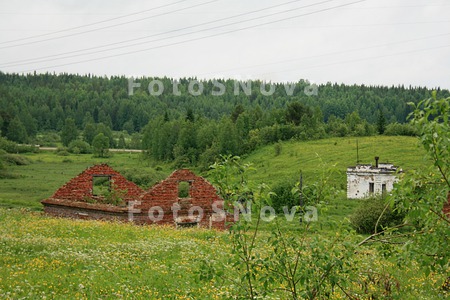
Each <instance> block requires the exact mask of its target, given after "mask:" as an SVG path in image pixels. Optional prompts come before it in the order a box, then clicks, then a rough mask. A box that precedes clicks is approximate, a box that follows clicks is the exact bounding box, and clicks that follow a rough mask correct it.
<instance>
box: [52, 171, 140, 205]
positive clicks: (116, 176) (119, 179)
mask: <svg viewBox="0 0 450 300" xmlns="http://www.w3.org/2000/svg"><path fill="white" fill-rule="evenodd" d="M94 175H95V176H110V177H111V183H112V188H114V189H116V190H120V191H125V190H126V191H127V192H126V194H125V195H124V196H123V200H125V201H130V200H136V199H138V198H139V196H140V195H141V194H142V193H144V190H142V189H141V188H140V187H138V186H137V185H136V184H134V183H133V182H130V181H128V180H126V178H125V177H123V176H122V175H121V174H120V173H119V172H117V171H115V170H114V169H112V168H111V167H110V166H108V165H107V164H101V165H95V166H93V167H90V168H88V169H87V170H85V171H84V172H82V173H81V174H80V175H78V176H76V177H74V178H73V179H71V180H70V181H69V182H67V183H66V184H65V185H63V186H62V187H61V188H60V189H58V190H57V191H56V192H55V193H54V194H53V196H51V197H50V198H49V199H60V200H71V201H85V198H86V197H87V198H94V199H95V198H96V196H94V195H93V194H92V180H93V177H94ZM44 201H45V200H44Z"/></svg>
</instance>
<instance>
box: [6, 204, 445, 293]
mask: <svg viewBox="0 0 450 300" xmlns="http://www.w3.org/2000/svg"><path fill="white" fill-rule="evenodd" d="M263 226H264V228H263V230H262V231H261V233H260V236H259V238H258V241H257V243H256V245H255V253H257V255H258V256H260V257H267V256H270V255H271V253H272V251H273V245H272V244H271V243H269V240H270V233H269V228H268V227H270V226H271V225H270V224H264V225H263ZM316 230H318V228H316ZM314 231H315V230H313V231H312V232H311V233H310V234H309V235H308V236H307V239H308V240H309V241H311V243H317V241H318V240H322V241H325V240H327V241H330V244H331V243H332V242H334V243H336V242H337V241H342V240H346V241H347V242H350V243H351V242H356V241H357V240H359V239H361V237H360V236H357V235H356V234H352V233H351V232H348V231H347V230H343V229H342V228H341V231H340V232H335V233H332V232H331V231H328V232H324V233H322V234H320V233H319V234H318V233H314ZM289 234H290V235H298V234H300V231H298V230H297V231H295V230H292V231H290V233H289ZM230 239H231V235H230V234H229V233H228V232H220V231H213V230H204V229H183V230H177V229H174V228H172V227H161V226H135V225H131V224H126V223H114V222H100V221H87V220H69V219H58V218H52V217H48V216H45V215H43V214H42V213H40V212H32V211H29V210H25V209H21V210H19V209H0V298H1V299H117V298H124V299H236V298H239V297H237V295H240V291H239V289H240V287H239V286H238V285H233V284H229V283H228V282H229V281H227V280H226V279H227V278H236V277H237V274H238V272H237V271H238V270H236V269H235V268H234V267H233V266H232V265H231V264H230V263H229V262H230V259H231V256H232V249H231V248H232V247H231V244H232V243H231V240H230ZM312 249H313V247H305V249H304V252H303V255H305V259H307V257H311V255H314V252H313V251H312ZM333 251H336V252H334V253H335V254H336V255H339V254H340V251H345V249H340V248H339V249H337V248H336V249H334V250H333ZM355 251H356V250H355ZM357 251H358V254H357V255H354V256H352V260H351V261H349V262H346V263H348V269H349V270H350V269H352V268H355V269H356V266H357V269H358V272H359V274H357V277H356V278H357V280H354V281H352V282H349V283H348V287H347V288H348V289H349V290H351V291H352V292H353V294H354V295H358V294H359V295H360V296H361V298H360V299H366V296H364V295H374V296H378V297H379V298H381V299H439V298H441V299H445V298H444V297H445V296H444V295H443V294H442V291H441V290H440V289H439V285H440V284H441V282H442V280H443V278H442V277H440V276H436V275H434V274H432V273H431V274H429V275H428V276H427V275H426V273H425V272H421V271H419V270H420V268H418V267H417V266H414V265H411V266H410V267H402V268H398V267H397V266H396V264H395V263H394V262H393V261H391V260H389V259H387V258H386V257H384V256H383V253H382V252H381V251H379V250H377V249H373V248H370V247H362V248H360V249H358V250H357ZM204 264H208V266H209V267H210V268H205V267H204ZM261 268H263V266H262V267H261ZM208 269H214V270H215V272H214V273H211V274H207V273H205V270H208ZM262 273H264V272H261V274H262ZM209 275H211V276H209ZM336 288H337V287H336ZM272 291H273V293H272V294H267V295H265V296H264V298H265V299H285V297H286V294H285V293H284V292H283V285H280V286H276V284H274V285H273V286H272ZM345 298H347V297H346V295H345V294H344V293H343V292H341V291H336V292H335V293H334V294H333V295H332V299H345Z"/></svg>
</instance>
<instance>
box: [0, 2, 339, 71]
mask: <svg viewBox="0 0 450 300" xmlns="http://www.w3.org/2000/svg"><path fill="white" fill-rule="evenodd" d="M298 1H301V0H296V1H291V2H298ZM333 1H336V0H325V1H322V2H318V3H314V4H309V5H305V6H301V7H297V8H294V9H288V10H284V11H281V12H276V13H271V14H268V15H265V16H259V17H255V18H251V19H247V20H241V21H236V22H232V23H228V24H225V25H219V26H215V27H210V28H206V29H201V30H197V31H194V32H188V33H182V34H179V35H175V36H170V37H165V38H160V39H155V40H151V41H147V42H140V43H134V44H131V45H126V46H120V47H114V48H110V49H104V50H97V51H91V52H88V53H83V54H76V55H69V56H64V57H59V58H53V59H44V60H37V61H32V62H29V63H20V64H14V65H10V64H8V66H7V67H13V66H19V65H29V64H32V63H42V62H48V61H54V60H61V59H67V58H74V57H79V56H85V55H92V54H97V53H102V52H107V51H112V50H118V49H123V48H129V47H132V46H138V45H142V44H147V43H152V42H160V41H164V40H168V39H173V38H178V37H182V36H187V35H193V34H197V33H200V32H204V31H210V30H214V29H220V28H223V27H227V26H231V25H236V24H241V23H245V22H250V21H255V20H258V19H262V18H267V17H272V16H274V15H279V14H284V13H290V12H292V11H294V10H299V9H302V8H307V7H312V6H316V5H320V4H323V3H327V2H333ZM212 22H214V21H212ZM212 22H207V23H212ZM2 65H3V66H4V64H2Z"/></svg>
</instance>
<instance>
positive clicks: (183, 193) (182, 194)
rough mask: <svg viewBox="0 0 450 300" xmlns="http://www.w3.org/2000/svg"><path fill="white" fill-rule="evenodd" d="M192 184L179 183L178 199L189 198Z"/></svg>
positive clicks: (186, 182)
mask: <svg viewBox="0 0 450 300" xmlns="http://www.w3.org/2000/svg"><path fill="white" fill-rule="evenodd" d="M190 188H191V184H190V182H188V181H180V182H179V183H178V198H189V196H190V195H189V190H190Z"/></svg>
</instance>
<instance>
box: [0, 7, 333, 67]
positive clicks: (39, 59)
mask: <svg viewBox="0 0 450 300" xmlns="http://www.w3.org/2000/svg"><path fill="white" fill-rule="evenodd" d="M299 1H303V0H294V1H289V2H285V3H281V4H278V5H273V6H269V7H265V8H262V9H258V10H254V11H250V12H246V13H241V14H237V15H234V16H230V17H226V18H221V19H218V20H214V21H209V22H204V23H200V24H196V25H191V26H187V27H183V28H178V29H173V30H169V31H165V32H161V33H156V34H152V35H148V36H143V37H140V38H135V39H129V40H125V41H120V42H115V43H110V44H105V45H100V46H95V47H90V48H84V49H79V50H74V51H69V52H64V53H59V54H52V55H47V56H41V57H37V58H29V59H23V60H17V61H12V62H9V63H2V64H0V66H7V67H12V66H18V65H26V64H22V63H23V62H30V61H33V62H43V61H41V60H42V59H46V58H52V57H56V56H62V55H66V54H72V53H78V52H83V51H88V50H94V49H98V48H104V47H109V46H114V45H119V44H124V43H128V42H134V41H138V40H143V39H147V38H151V37H156V36H160V35H165V34H169V33H174V32H179V31H184V30H187V29H192V28H196V27H200V26H203V25H208V24H213V23H218V22H221V21H225V20H229V19H234V18H238V17H242V16H246V15H250V14H254V13H258V12H262V11H265V10H269V9H273V8H278V7H281V6H285V5H288V4H292V3H295V2H299ZM331 1H334V0H331ZM291 11H292V10H291ZM241 22H246V21H241ZM238 23H239V22H237V23H233V24H232V25H234V24H238ZM223 26H228V25H223ZM213 29H214V28H213ZM204 30H205V29H203V31H204ZM194 33H197V32H194ZM189 34H193V33H189ZM174 37H178V36H174ZM171 38H173V37H171ZM156 41H159V40H156ZM150 42H153V41H150ZM129 46H134V45H129ZM0 49H1V48H0ZM110 50H114V49H110ZM84 55H87V54H84Z"/></svg>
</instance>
